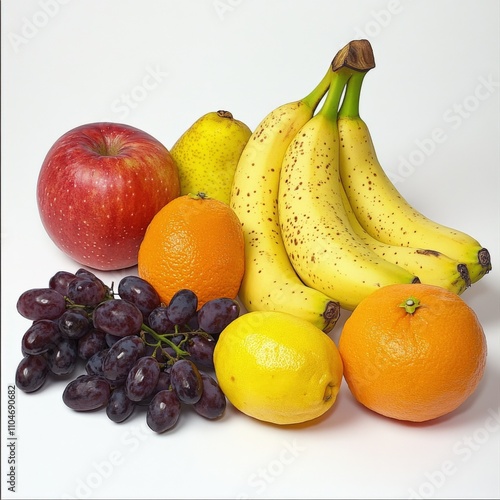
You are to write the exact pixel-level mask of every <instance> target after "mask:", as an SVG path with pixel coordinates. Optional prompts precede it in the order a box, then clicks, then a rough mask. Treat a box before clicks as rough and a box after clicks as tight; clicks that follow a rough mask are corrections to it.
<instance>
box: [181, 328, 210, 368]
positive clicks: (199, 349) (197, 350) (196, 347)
mask: <svg viewBox="0 0 500 500" xmlns="http://www.w3.org/2000/svg"><path fill="white" fill-rule="evenodd" d="M215 344H216V342H215V340H212V339H208V338H206V337H204V336H202V335H192V336H190V337H189V340H188V341H187V342H186V344H185V345H184V349H185V350H186V351H187V352H188V353H189V359H190V360H191V361H192V362H193V363H194V364H195V365H196V366H203V367H204V368H210V369H212V370H213V369H214V349H215Z"/></svg>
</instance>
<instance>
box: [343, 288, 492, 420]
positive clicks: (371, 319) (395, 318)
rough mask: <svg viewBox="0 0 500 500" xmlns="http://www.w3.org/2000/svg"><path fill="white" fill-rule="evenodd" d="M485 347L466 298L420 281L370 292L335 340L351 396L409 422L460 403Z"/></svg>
mask: <svg viewBox="0 0 500 500" xmlns="http://www.w3.org/2000/svg"><path fill="white" fill-rule="evenodd" d="M486 350H487V349H486V338H485V335H484V332H483V328H482V326H481V324H480V323H479V320H478V318H477V316H476V314H475V312H474V311H473V310H472V309H471V308H470V307H469V306H468V305H467V304H466V303H465V302H464V300H463V299H461V298H460V297H459V296H458V295H456V294H454V293H452V292H449V291H447V290H445V289H444V288H441V287H438V286H433V285H424V284H409V285H406V284H405V285H401V284H398V285H389V286H385V287H383V288H380V289H379V290H377V291H376V292H374V293H372V294H371V295H369V296H368V297H366V298H365V299H364V300H362V301H361V302H360V304H359V305H358V306H357V307H356V309H355V310H354V311H353V312H352V314H351V316H350V317H349V318H348V319H347V321H346V322H345V325H344V328H343V329H342V332H341V335H340V339H339V351H340V355H341V357H342V361H343V363H344V377H345V380H346V382H347V384H348V386H349V389H350V390H351V392H352V394H353V396H354V397H355V398H356V400H357V401H358V402H360V403H361V404H363V405H364V406H366V407H367V408H370V409H371V410H373V411H375V412H377V413H380V414H382V415H385V416H387V417H391V418H395V419H398V420H409V421H413V422H423V421H426V420H431V419H434V418H437V417H440V416H443V415H446V414H448V413H450V412H452V411H453V410H455V409H456V408H458V406H460V405H461V404H462V403H463V402H464V401H465V400H466V399H467V398H468V397H469V396H470V395H471V394H472V393H473V392H474V391H475V389H476V387H477V385H478V383H479V381H480V380H481V378H482V376H483V373H484V369H485V363H486Z"/></svg>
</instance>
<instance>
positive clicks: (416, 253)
mask: <svg viewBox="0 0 500 500" xmlns="http://www.w3.org/2000/svg"><path fill="white" fill-rule="evenodd" d="M341 194H342V201H343V202H344V208H345V210H346V213H347V218H348V219H349V222H350V224H351V226H352V228H353V230H354V232H355V233H356V234H357V235H358V236H359V237H360V238H361V240H362V241H364V242H365V244H366V245H367V246H368V248H370V250H372V251H373V252H375V253H376V254H377V255H378V256H379V257H382V258H383V259H385V260H388V261H389V262H392V263H393V264H396V265H398V266H401V267H404V268H405V269H407V270H408V271H410V272H411V273H413V274H415V275H417V276H418V277H419V279H420V282H421V283H425V284H428V285H436V286H440V287H442V288H446V289H447V290H449V291H450V292H454V293H456V294H457V295H460V294H461V293H463V292H464V291H465V290H466V289H467V288H468V287H469V286H470V284H471V283H470V278H469V272H468V270H467V266H466V265H465V264H460V263H458V262H457V261H455V260H453V259H451V258H450V257H448V256H447V255H444V254H442V253H440V252H437V251H435V250H427V249H424V248H412V247H400V246H395V245H388V244H386V243H381V242H380V241H378V240H376V239H375V238H373V237H372V236H370V234H369V233H368V232H366V231H365V230H364V229H363V227H362V226H361V224H360V223H359V221H358V220H357V219H356V216H355V215H354V212H353V211H352V208H351V205H350V203H349V200H348V199H347V195H346V194H345V190H344V187H343V186H341Z"/></svg>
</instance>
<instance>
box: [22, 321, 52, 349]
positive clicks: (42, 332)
mask: <svg viewBox="0 0 500 500" xmlns="http://www.w3.org/2000/svg"><path fill="white" fill-rule="evenodd" d="M60 336H61V334H60V332H59V327H58V326H57V323H56V322H55V321H52V320H50V319H40V320H38V321H35V322H34V323H33V324H32V325H31V326H30V327H29V328H28V329H27V330H26V332H25V333H24V335H23V338H22V339H21V349H22V352H23V354H43V353H44V352H47V351H48V350H49V349H50V348H52V347H53V346H54V344H55V342H56V341H57V340H58V339H59V338H60Z"/></svg>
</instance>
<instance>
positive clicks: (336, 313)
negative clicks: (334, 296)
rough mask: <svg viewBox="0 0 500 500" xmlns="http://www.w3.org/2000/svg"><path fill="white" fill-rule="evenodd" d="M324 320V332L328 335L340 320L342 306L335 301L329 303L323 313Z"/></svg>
mask: <svg viewBox="0 0 500 500" xmlns="http://www.w3.org/2000/svg"><path fill="white" fill-rule="evenodd" d="M323 318H324V319H325V321H326V324H325V327H324V328H323V331H324V332H325V333H328V332H330V331H331V330H332V328H333V327H334V326H335V325H336V323H337V321H338V320H339V318H340V304H339V303H338V302H335V301H333V300H331V301H329V302H328V303H327V305H326V308H325V311H324V313H323Z"/></svg>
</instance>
